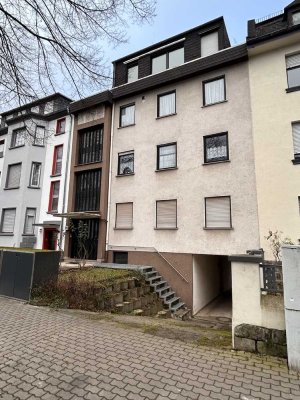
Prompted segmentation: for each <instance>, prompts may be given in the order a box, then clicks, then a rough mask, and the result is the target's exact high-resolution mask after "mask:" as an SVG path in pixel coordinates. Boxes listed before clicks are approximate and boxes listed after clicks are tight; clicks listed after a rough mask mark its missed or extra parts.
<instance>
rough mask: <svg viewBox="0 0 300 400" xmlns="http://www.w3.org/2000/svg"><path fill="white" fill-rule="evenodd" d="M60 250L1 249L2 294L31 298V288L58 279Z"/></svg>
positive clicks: (0, 280)
mask: <svg viewBox="0 0 300 400" xmlns="http://www.w3.org/2000/svg"><path fill="white" fill-rule="evenodd" d="M59 259H60V252H59V251H49V252H42V251H41V252H27V251H26V252H25V251H23V252H22V251H13V250H0V295H2V296H7V297H13V298H16V299H20V300H27V301H28V300H29V299H30V294H31V289H32V288H33V287H35V286H40V285H43V284H45V283H47V282H49V281H50V280H57V276H58V269H59Z"/></svg>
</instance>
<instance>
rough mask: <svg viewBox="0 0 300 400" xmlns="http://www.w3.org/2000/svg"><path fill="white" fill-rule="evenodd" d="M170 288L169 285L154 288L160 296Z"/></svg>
mask: <svg viewBox="0 0 300 400" xmlns="http://www.w3.org/2000/svg"><path fill="white" fill-rule="evenodd" d="M170 290H171V286H165V287H162V288H158V289H156V293H157V294H158V295H159V296H160V297H161V296H162V294H165V293H167V292H169V291H170Z"/></svg>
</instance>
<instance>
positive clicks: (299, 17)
mask: <svg viewBox="0 0 300 400" xmlns="http://www.w3.org/2000/svg"><path fill="white" fill-rule="evenodd" d="M292 21H293V25H298V24H300V11H296V12H294V13H293V15H292Z"/></svg>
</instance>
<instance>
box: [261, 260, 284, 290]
mask: <svg viewBox="0 0 300 400" xmlns="http://www.w3.org/2000/svg"><path fill="white" fill-rule="evenodd" d="M260 268H261V278H262V279H261V291H262V292H266V293H283V278H282V266H281V265H280V264H275V263H274V264H271V263H266V262H264V263H261V264H260Z"/></svg>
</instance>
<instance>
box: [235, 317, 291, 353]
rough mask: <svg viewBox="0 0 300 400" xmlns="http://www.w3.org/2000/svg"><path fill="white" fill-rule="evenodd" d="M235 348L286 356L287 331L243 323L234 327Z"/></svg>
mask: <svg viewBox="0 0 300 400" xmlns="http://www.w3.org/2000/svg"><path fill="white" fill-rule="evenodd" d="M234 349H235V350H243V351H249V352H253V353H259V354H263V355H270V356H276V357H283V358H286V357H287V345H286V333H285V331H284V330H279V329H268V328H264V327H261V326H255V325H249V324H241V325H238V326H236V327H235V329H234Z"/></svg>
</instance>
